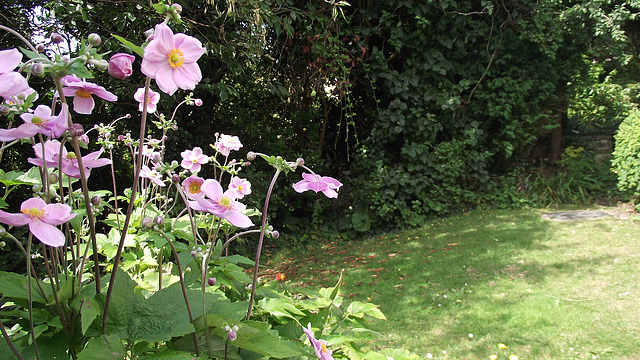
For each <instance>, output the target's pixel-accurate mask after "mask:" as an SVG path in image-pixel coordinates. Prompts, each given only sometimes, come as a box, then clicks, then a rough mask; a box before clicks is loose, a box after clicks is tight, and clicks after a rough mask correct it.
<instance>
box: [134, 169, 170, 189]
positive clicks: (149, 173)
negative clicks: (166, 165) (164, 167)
mask: <svg viewBox="0 0 640 360" xmlns="http://www.w3.org/2000/svg"><path fill="white" fill-rule="evenodd" d="M140 177H141V178H145V179H149V180H151V181H152V182H153V183H154V184H156V185H158V186H166V185H165V184H164V182H163V181H162V175H161V174H160V173H159V172H158V171H156V170H155V169H150V168H149V167H148V166H147V165H142V168H141V169H140Z"/></svg>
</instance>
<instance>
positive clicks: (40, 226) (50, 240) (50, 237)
mask: <svg viewBox="0 0 640 360" xmlns="http://www.w3.org/2000/svg"><path fill="white" fill-rule="evenodd" d="M29 230H31V232H32V233H33V235H34V236H35V237H36V238H37V239H38V240H40V241H42V243H43V244H45V245H49V246H53V247H60V246H63V245H64V240H65V238H64V234H63V233H62V231H60V229H58V228H57V227H55V226H53V225H50V224H47V223H44V222H42V221H32V222H30V223H29Z"/></svg>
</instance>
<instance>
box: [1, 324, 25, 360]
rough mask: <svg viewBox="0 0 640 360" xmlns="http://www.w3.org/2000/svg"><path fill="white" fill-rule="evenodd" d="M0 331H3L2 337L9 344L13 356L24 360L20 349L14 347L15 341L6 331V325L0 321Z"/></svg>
mask: <svg viewBox="0 0 640 360" xmlns="http://www.w3.org/2000/svg"><path fill="white" fill-rule="evenodd" d="M0 331H2V337H3V338H4V340H5V341H6V342H7V345H9V348H11V351H13V354H14V355H15V356H16V357H17V358H18V360H24V358H23V357H22V355H20V353H19V352H18V349H16V347H15V346H14V345H13V341H11V338H10V337H9V334H7V330H5V328H4V325H2V320H0Z"/></svg>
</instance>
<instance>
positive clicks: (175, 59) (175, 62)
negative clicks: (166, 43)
mask: <svg viewBox="0 0 640 360" xmlns="http://www.w3.org/2000/svg"><path fill="white" fill-rule="evenodd" d="M183 63H184V53H183V52H182V51H180V49H173V50H171V53H169V65H170V66H171V67H172V68H174V69H175V68H177V67H180V66H182V64H183Z"/></svg>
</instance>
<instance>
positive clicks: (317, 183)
mask: <svg viewBox="0 0 640 360" xmlns="http://www.w3.org/2000/svg"><path fill="white" fill-rule="evenodd" d="M341 186H342V183H341V182H340V181H338V180H336V179H334V178H332V177H329V176H319V175H314V174H309V173H304V174H302V180H300V181H298V182H297V183H295V184H293V190H295V191H297V192H299V193H302V192H305V191H307V190H313V191H315V192H320V191H322V193H323V194H325V195H326V196H327V197H328V198H330V199H335V198H337V197H338V190H339V189H340V187H341Z"/></svg>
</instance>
